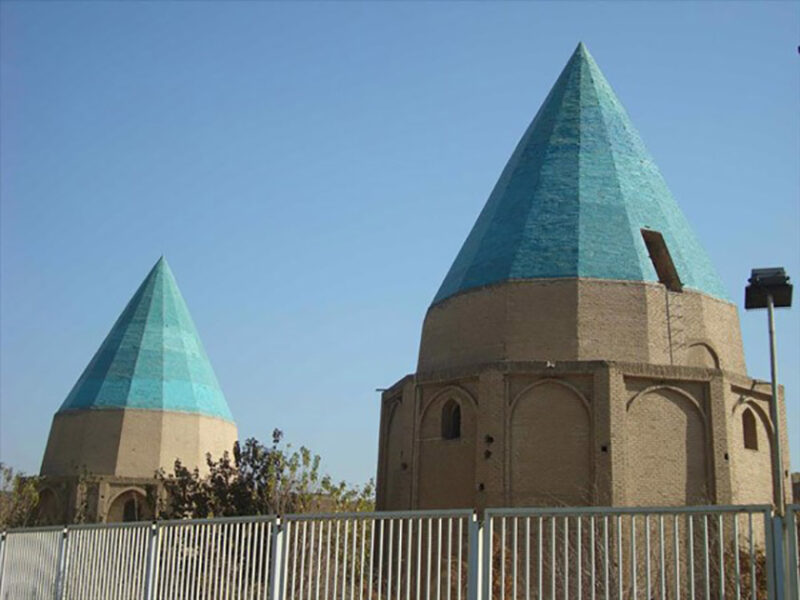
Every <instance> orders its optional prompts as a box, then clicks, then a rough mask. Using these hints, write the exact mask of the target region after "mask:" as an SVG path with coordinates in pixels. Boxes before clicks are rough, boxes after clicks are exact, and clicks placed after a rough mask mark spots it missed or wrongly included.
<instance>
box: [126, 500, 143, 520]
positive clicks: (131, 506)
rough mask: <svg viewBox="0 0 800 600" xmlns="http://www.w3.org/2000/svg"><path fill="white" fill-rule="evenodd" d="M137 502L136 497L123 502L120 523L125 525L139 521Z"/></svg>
mask: <svg viewBox="0 0 800 600" xmlns="http://www.w3.org/2000/svg"><path fill="white" fill-rule="evenodd" d="M139 516H140V515H139V501H138V498H136V496H134V497H133V498H131V499H130V500H128V501H127V502H125V506H124V507H123V509H122V521H123V522H125V523H132V522H134V521H139V520H140V519H139Z"/></svg>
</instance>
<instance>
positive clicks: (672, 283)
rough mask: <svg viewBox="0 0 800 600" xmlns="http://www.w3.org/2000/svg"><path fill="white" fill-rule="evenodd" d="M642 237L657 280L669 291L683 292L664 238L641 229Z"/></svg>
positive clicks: (653, 232) (654, 232)
mask: <svg viewBox="0 0 800 600" xmlns="http://www.w3.org/2000/svg"><path fill="white" fill-rule="evenodd" d="M642 237H643V238H644V245H645V246H647V252H648V254H650V260H651V261H653V267H655V270H656V274H657V275H658V280H659V281H660V282H661V283H663V284H664V285H665V286H667V289H668V290H670V291H673V292H680V291H683V284H682V283H681V280H680V277H678V271H676V270H675V264H674V263H673V262H672V257H671V256H670V255H669V250H668V249H667V244H666V242H664V236H662V235H661V234H660V233H659V232H658V231H653V230H652V229H642Z"/></svg>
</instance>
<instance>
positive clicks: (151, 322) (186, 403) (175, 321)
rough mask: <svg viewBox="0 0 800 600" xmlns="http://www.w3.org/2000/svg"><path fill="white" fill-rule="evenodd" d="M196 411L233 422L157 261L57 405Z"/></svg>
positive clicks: (165, 269) (165, 268)
mask: <svg viewBox="0 0 800 600" xmlns="http://www.w3.org/2000/svg"><path fill="white" fill-rule="evenodd" d="M109 408H132V409H145V410H165V411H178V412H189V413H199V414H202V415H207V416H210V417H218V418H220V419H225V420H226V421H233V417H232V415H231V411H230V409H229V408H228V403H227V402H226V401H225V396H224V395H223V394H222V390H221V389H220V387H219V382H218V381H217V377H216V375H215V374H214V370H213V369H212V367H211V363H210V362H209V360H208V356H207V355H206V352H205V350H204V348H203V344H202V342H201V341H200V336H199V335H198V334H197V329H195V326H194V322H193V321H192V317H191V316H190V315H189V309H188V308H187V307H186V302H185V301H184V300H183V296H182V295H181V292H180V290H179V289H178V284H177V283H176V282H175V277H174V276H173V274H172V270H171V269H170V268H169V265H168V264H167V261H166V260H165V259H164V257H161V258H160V259H159V260H158V262H157V263H156V264H155V266H154V267H153V268H152V270H151V271H150V273H149V274H148V275H147V277H146V278H145V280H144V282H142V285H140V286H139V289H138V290H136V293H135V294H134V295H133V298H131V300H130V302H128V305H127V306H126V307H125V310H123V311H122V314H121V315H120V317H119V318H118V319H117V322H116V323H114V327H112V328H111V332H110V333H109V334H108V336H107V337H106V339H105V340H104V341H103V344H102V345H101V346H100V349H99V350H98V351H97V353H96V354H95V355H94V358H92V361H91V362H90V363H89V366H87V367H86V370H85V371H84V372H83V374H82V375H81V377H80V379H78V382H77V383H76V384H75V387H73V388H72V391H71V392H70V393H69V396H67V399H66V400H65V401H64V403H63V404H62V405H61V408H60V409H59V411H58V412H59V413H61V412H65V411H71V410H86V409H109Z"/></svg>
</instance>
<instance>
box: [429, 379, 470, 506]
mask: <svg viewBox="0 0 800 600" xmlns="http://www.w3.org/2000/svg"><path fill="white" fill-rule="evenodd" d="M476 408H477V403H476V402H475V399H474V398H473V397H472V396H471V395H470V394H469V392H467V391H466V390H465V389H464V388H461V387H459V386H450V387H448V388H445V389H444V390H442V391H440V392H438V393H436V395H435V396H434V397H433V398H431V400H430V401H429V402H428V403H427V404H426V405H425V410H424V412H423V413H422V415H421V417H420V422H419V427H418V429H417V431H418V432H419V433H418V438H417V443H418V448H419V454H418V455H419V459H418V460H419V462H418V470H417V472H418V473H419V476H418V480H417V490H418V492H417V494H418V495H417V506H418V507H419V508H461V507H469V506H472V498H473V497H474V491H475V433H476V426H477V419H476Z"/></svg>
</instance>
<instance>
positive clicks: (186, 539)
mask: <svg viewBox="0 0 800 600" xmlns="http://www.w3.org/2000/svg"><path fill="white" fill-rule="evenodd" d="M276 524H277V519H276V517H274V516H268V517H242V518H232V519H216V520H191V521H167V522H163V523H159V525H158V537H157V544H156V548H155V558H154V567H153V568H154V571H155V572H154V574H153V585H152V595H151V598H152V599H153V600H156V599H158V600H162V599H163V600H173V599H174V600H184V599H186V600H188V599H190V598H242V599H244V598H246V599H248V600H256V599H258V600H261V599H265V600H266V599H267V598H269V590H270V583H271V577H272V569H271V565H272V564H273V560H272V559H273V556H272V555H273V553H274V552H275V550H274V545H275V536H276V533H277V529H276ZM148 600H149V599H148Z"/></svg>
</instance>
